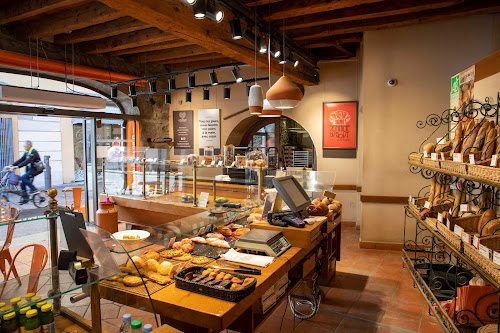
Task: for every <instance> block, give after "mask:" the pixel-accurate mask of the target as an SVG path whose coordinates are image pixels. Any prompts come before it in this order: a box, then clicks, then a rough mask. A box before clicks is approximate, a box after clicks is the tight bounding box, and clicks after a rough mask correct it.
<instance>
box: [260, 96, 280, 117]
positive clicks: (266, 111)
mask: <svg viewBox="0 0 500 333" xmlns="http://www.w3.org/2000/svg"><path fill="white" fill-rule="evenodd" d="M281 114H282V111H281V110H278V109H276V108H274V107H273V106H272V105H271V104H269V101H268V100H267V99H265V100H264V107H263V109H262V114H261V115H259V117H261V118H272V117H281Z"/></svg>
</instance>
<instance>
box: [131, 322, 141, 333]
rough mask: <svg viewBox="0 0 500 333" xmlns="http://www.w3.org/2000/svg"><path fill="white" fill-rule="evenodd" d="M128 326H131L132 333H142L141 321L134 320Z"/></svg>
mask: <svg viewBox="0 0 500 333" xmlns="http://www.w3.org/2000/svg"><path fill="white" fill-rule="evenodd" d="M130 326H132V333H142V321H140V320H134V321H133V322H132V325H130Z"/></svg>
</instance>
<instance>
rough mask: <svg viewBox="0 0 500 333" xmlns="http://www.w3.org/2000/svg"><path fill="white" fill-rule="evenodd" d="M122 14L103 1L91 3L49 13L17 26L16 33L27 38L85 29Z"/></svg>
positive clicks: (114, 18)
mask: <svg viewBox="0 0 500 333" xmlns="http://www.w3.org/2000/svg"><path fill="white" fill-rule="evenodd" d="M122 16H125V15H123V14H120V13H119V12H118V11H116V10H115V9H112V8H110V7H108V6H106V5H103V4H101V3H98V2H97V3H90V4H87V5H84V6H81V7H78V8H75V9H72V10H68V11H63V12H60V13H56V14H53V15H48V16H45V17H43V18H40V19H38V20H33V21H32V22H30V23H28V24H22V25H21V24H20V25H18V26H17V27H16V34H17V35H18V36H22V37H25V38H43V37H50V36H54V35H57V34H62V33H67V32H71V31H73V30H77V29H83V28H86V27H90V26H92V25H96V24H100V23H104V22H109V21H112V20H116V19H118V18H120V17H122Z"/></svg>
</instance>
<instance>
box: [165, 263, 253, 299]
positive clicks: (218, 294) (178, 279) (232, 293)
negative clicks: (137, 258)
mask: <svg viewBox="0 0 500 333" xmlns="http://www.w3.org/2000/svg"><path fill="white" fill-rule="evenodd" d="M205 269H206V267H201V266H193V267H188V268H185V269H183V270H182V271H180V272H178V273H177V274H176V275H175V277H174V279H175V287H176V288H179V289H184V290H187V291H192V292H194V293H198V294H202V295H205V296H210V297H214V298H218V299H222V300H224V301H230V302H239V301H241V300H242V299H243V298H245V297H247V296H248V295H250V294H251V293H252V292H253V291H254V290H255V286H256V285H257V279H256V278H255V277H251V276H246V275H241V274H235V273H233V272H231V275H232V276H234V277H237V278H239V279H240V280H242V281H243V280H245V279H246V278H253V281H252V283H250V284H249V285H247V286H245V287H243V289H240V290H229V289H222V288H217V287H213V286H207V285H204V284H201V283H198V282H192V281H188V280H185V279H184V276H186V274H187V273H190V272H192V273H194V274H201V272H203V271H204V270H205Z"/></svg>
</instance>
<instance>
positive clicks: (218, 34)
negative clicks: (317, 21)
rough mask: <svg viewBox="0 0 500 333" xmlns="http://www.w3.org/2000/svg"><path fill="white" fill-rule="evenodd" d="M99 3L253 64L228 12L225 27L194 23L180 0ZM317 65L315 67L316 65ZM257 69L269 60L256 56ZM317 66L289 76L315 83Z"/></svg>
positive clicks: (296, 70)
mask: <svg viewBox="0 0 500 333" xmlns="http://www.w3.org/2000/svg"><path fill="white" fill-rule="evenodd" d="M99 1H100V2H102V3H104V4H106V5H108V6H110V7H112V8H114V9H116V10H118V11H120V12H121V13H123V14H124V15H128V16H132V17H135V18H137V19H138V20H141V21H143V22H146V23H149V24H151V25H152V26H155V27H157V28H159V29H161V30H163V31H168V32H169V33H171V34H175V35H177V36H178V37H179V38H182V39H185V40H188V41H191V42H193V43H194V44H198V45H203V46H204V47H205V48H206V49H208V50H211V51H212V52H217V53H220V54H222V55H224V56H226V57H229V58H232V59H238V60H239V61H242V62H245V63H248V64H253V63H254V50H253V48H252V47H251V46H249V45H248V44H246V42H245V41H241V40H240V41H233V40H232V39H231V31H230V27H229V24H227V22H228V21H229V20H231V19H232V17H233V16H232V14H231V13H230V12H228V11H226V13H225V19H224V21H225V22H226V23H225V24H217V23H216V22H213V21H211V20H195V19H194V18H193V9H192V7H190V6H188V5H186V4H184V3H182V2H181V1H177V0H99ZM314 65H315V64H314ZM257 67H258V68H260V69H262V70H267V68H268V64H267V57H266V56H264V55H260V54H259V55H258V56H257ZM280 67H281V66H272V68H271V71H272V73H273V74H276V75H282V69H281V68H280ZM313 73H314V66H310V65H309V64H306V63H305V61H301V62H300V65H299V67H298V68H293V67H291V66H290V68H289V69H287V76H288V77H289V78H290V79H291V80H293V81H295V82H296V83H300V84H305V85H314V84H316V78H315V77H314V75H313Z"/></svg>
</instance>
